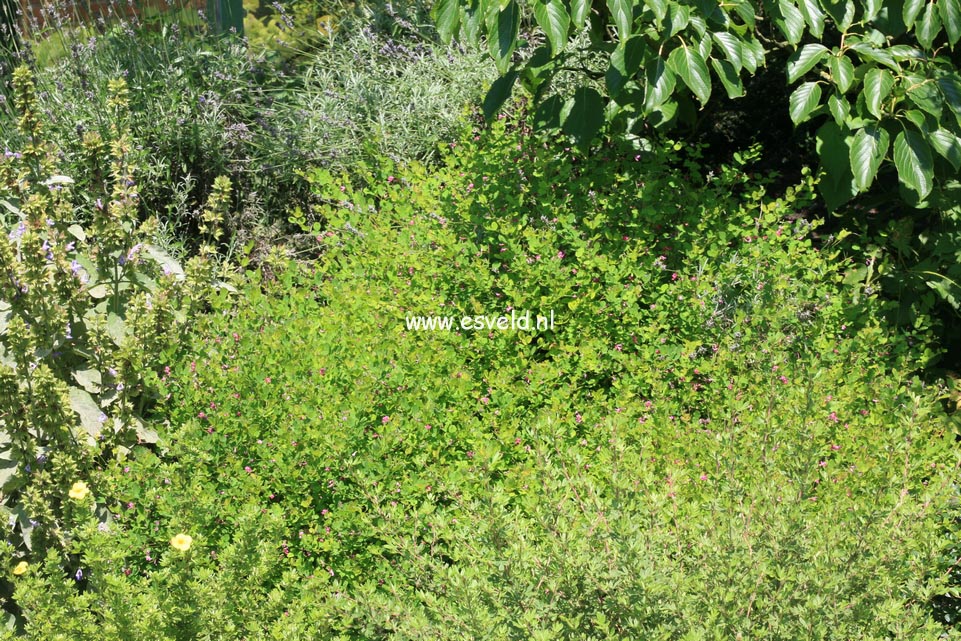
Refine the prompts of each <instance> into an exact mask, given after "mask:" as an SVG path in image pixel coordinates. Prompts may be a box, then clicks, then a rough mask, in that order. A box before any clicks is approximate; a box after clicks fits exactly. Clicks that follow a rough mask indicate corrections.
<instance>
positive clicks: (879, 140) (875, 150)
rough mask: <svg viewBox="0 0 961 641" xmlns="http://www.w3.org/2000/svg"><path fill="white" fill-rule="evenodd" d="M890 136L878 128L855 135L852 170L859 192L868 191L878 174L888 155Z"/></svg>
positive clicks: (866, 129)
mask: <svg viewBox="0 0 961 641" xmlns="http://www.w3.org/2000/svg"><path fill="white" fill-rule="evenodd" d="M889 144H890V136H888V132H886V131H885V130H884V129H882V128H880V127H876V126H869V127H864V128H863V129H860V130H858V132H857V133H856V134H854V140H853V141H851V154H850V160H851V170H852V172H853V173H854V185H855V186H856V187H857V189H858V191H859V192H860V191H867V189H868V188H869V187H870V186H871V183H873V182H874V177H875V176H877V174H878V168H879V167H880V166H881V161H882V160H884V156H885V154H887V153H888V145H889Z"/></svg>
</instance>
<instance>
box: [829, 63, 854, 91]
mask: <svg viewBox="0 0 961 641" xmlns="http://www.w3.org/2000/svg"><path fill="white" fill-rule="evenodd" d="M828 70H829V71H830V72H831V78H832V79H833V80H834V84H836V85H837V86H838V89H840V90H841V93H846V92H847V90H848V89H850V88H851V85H852V84H854V65H853V64H852V63H851V60H850V59H849V58H848V57H847V56H845V55H844V54H841V55H840V56H828Z"/></svg>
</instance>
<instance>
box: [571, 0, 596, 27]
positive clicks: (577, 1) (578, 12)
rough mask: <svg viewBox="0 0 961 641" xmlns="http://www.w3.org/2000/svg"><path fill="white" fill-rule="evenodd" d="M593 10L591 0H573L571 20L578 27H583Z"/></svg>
mask: <svg viewBox="0 0 961 641" xmlns="http://www.w3.org/2000/svg"><path fill="white" fill-rule="evenodd" d="M590 12H591V2H590V0H571V21H572V22H573V23H574V27H575V28H576V29H583V28H584V24H585V23H586V22H587V16H588V14H590Z"/></svg>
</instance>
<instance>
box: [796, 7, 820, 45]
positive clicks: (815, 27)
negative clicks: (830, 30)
mask: <svg viewBox="0 0 961 641" xmlns="http://www.w3.org/2000/svg"><path fill="white" fill-rule="evenodd" d="M798 9H800V11H801V15H803V16H804V21H805V22H806V23H807V24H808V26H809V27H810V30H811V34H812V35H813V36H814V37H815V38H820V37H821V34H822V33H823V32H824V12H823V11H821V6H820V5H819V4H818V1H817V0H799V2H798Z"/></svg>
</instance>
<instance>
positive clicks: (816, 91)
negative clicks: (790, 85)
mask: <svg viewBox="0 0 961 641" xmlns="http://www.w3.org/2000/svg"><path fill="white" fill-rule="evenodd" d="M820 102H821V87H820V86H819V85H818V83H816V82H805V83H804V84H802V85H801V86H799V87H798V88H797V89H795V90H794V93H792V94H791V97H790V99H789V103H790V112H791V120H793V121H794V124H795V125H799V124H801V123H802V122H804V121H805V120H807V119H808V117H809V116H810V115H811V112H812V111H814V110H815V109H817V107H818V104H819V103H820Z"/></svg>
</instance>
